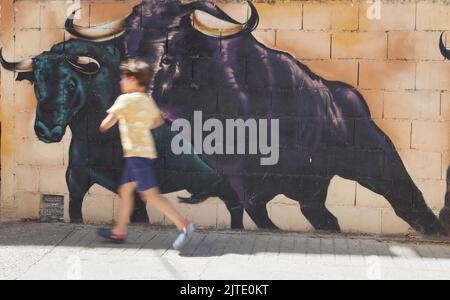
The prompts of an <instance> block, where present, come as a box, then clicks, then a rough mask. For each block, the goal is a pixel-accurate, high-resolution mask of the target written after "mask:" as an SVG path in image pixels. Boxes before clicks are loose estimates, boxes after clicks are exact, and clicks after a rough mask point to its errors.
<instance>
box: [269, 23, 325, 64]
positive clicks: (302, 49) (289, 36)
mask: <svg viewBox="0 0 450 300" xmlns="http://www.w3.org/2000/svg"><path fill="white" fill-rule="evenodd" d="M330 40H331V39H330V34H329V33H326V32H307V31H286V30H283V31H279V32H277V40H276V46H277V48H278V49H280V50H282V51H286V52H290V53H291V54H292V55H294V56H295V57H297V58H298V59H305V58H307V59H328V58H330Z"/></svg>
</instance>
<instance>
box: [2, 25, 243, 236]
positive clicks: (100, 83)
mask: <svg viewBox="0 0 450 300" xmlns="http://www.w3.org/2000/svg"><path fill="white" fill-rule="evenodd" d="M116 25H117V24H116ZM110 27H111V28H115V27H117V26H115V24H110ZM95 30H96V28H94V31H95ZM77 35H80V36H81V38H82V39H73V40H70V41H68V42H66V43H62V44H58V45H55V46H54V47H52V49H51V50H50V51H47V52H44V53H42V54H41V55H39V56H37V57H34V58H33V59H30V60H27V61H23V62H19V63H10V62H7V61H6V60H5V59H4V58H3V55H1V50H0V62H1V64H2V66H3V67H4V68H5V69H7V70H11V71H16V72H18V76H17V80H29V81H31V82H32V83H33V84H34V87H35V94H36V98H37V108H36V120H35V133H36V135H37V137H38V138H39V139H40V140H41V141H43V142H45V143H58V142H60V141H61V139H62V138H63V136H64V134H65V132H66V127H67V126H69V127H70V129H71V131H72V140H71V145H70V150H69V151H70V153H69V166H68V169H67V174H66V181H67V185H68V189H69V193H70V205H69V215H70V219H71V221H72V222H81V221H82V203H83V199H84V196H85V194H86V193H87V191H88V190H89V189H90V188H91V187H92V185H94V184H98V185H101V186H103V187H105V188H106V189H108V190H110V191H112V192H116V190H117V183H118V181H119V179H120V176H121V171H122V164H123V159H122V146H121V144H120V138H119V132H118V129H117V128H115V129H114V130H112V131H111V132H110V133H108V134H106V135H104V134H100V133H99V131H98V128H99V126H100V123H101V121H102V119H103V118H104V117H105V111H106V110H107V109H108V108H109V107H110V106H111V105H112V103H113V102H114V101H115V99H116V98H117V96H118V95H119V93H120V88H119V80H120V74H119V64H120V62H121V60H122V59H123V56H124V50H123V44H124V43H123V37H117V35H118V33H117V32H116V31H113V30H112V31H111V32H103V33H102V34H101V35H99V36H96V35H90V36H89V38H88V37H87V36H83V35H82V34H81V33H78V34H77ZM153 134H154V137H155V140H156V143H157V145H158V152H159V153H160V156H161V157H160V158H159V160H158V163H157V167H156V169H157V176H158V178H159V180H160V183H161V186H160V188H161V191H162V192H163V193H170V192H175V191H181V190H188V191H189V192H192V193H194V195H193V196H192V197H189V198H186V199H182V200H183V202H187V203H195V202H198V201H202V200H203V198H208V197H211V196H218V197H223V198H222V199H224V200H225V199H228V200H225V204H226V205H227V208H228V209H229V211H230V213H231V226H232V228H235V229H240V228H243V224H242V214H243V211H242V208H241V206H240V203H239V202H238V199H237V197H235V196H234V195H233V191H232V190H231V187H230V186H229V184H228V182H227V181H225V180H224V178H223V177H222V176H221V175H220V174H219V173H218V172H216V171H215V170H213V169H211V168H210V167H209V166H208V165H207V164H205V163H204V162H203V161H202V160H200V158H199V157H198V156H196V155H182V156H175V155H174V154H172V152H171V151H169V150H170V149H168V145H170V141H171V139H172V138H173V136H174V133H173V132H172V131H171V130H170V126H168V125H164V126H162V127H161V128H158V129H156V130H154V132H153ZM135 205H136V206H135V207H136V208H135V211H134V213H133V217H132V221H134V222H148V214H147V212H146V209H145V206H144V205H143V204H142V202H141V201H140V200H139V199H138V196H137V195H136V197H135Z"/></svg>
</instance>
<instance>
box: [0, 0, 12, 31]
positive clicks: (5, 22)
mask: <svg viewBox="0 0 450 300" xmlns="http://www.w3.org/2000/svg"><path fill="white" fill-rule="evenodd" d="M0 5H1V4H0ZM14 18H15V14H14V6H13V5H3V6H2V15H1V18H0V32H1V33H2V35H3V33H5V32H6V31H13V30H14V28H13V26H14Z"/></svg>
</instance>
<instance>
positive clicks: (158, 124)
mask: <svg viewBox="0 0 450 300" xmlns="http://www.w3.org/2000/svg"><path fill="white" fill-rule="evenodd" d="M164 123H165V121H164V118H163V117H162V115H159V116H158V117H156V118H155V120H154V121H153V124H152V128H151V129H155V128H158V127H161V126H162V125H163V124H164Z"/></svg>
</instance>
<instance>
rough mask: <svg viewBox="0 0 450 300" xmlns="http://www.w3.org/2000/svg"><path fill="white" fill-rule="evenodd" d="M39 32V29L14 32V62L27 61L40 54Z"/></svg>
mask: <svg viewBox="0 0 450 300" xmlns="http://www.w3.org/2000/svg"><path fill="white" fill-rule="evenodd" d="M40 38H41V31H40V30H39V29H22V30H18V31H16V40H15V44H14V45H15V46H14V48H15V53H14V54H15V57H14V59H13V60H14V61H19V60H23V59H28V58H30V57H34V56H37V55H39V54H40V53H41V49H40V46H39V42H36V41H39V40H40Z"/></svg>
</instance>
